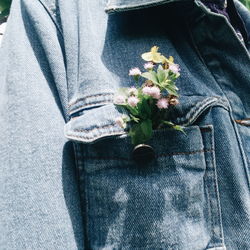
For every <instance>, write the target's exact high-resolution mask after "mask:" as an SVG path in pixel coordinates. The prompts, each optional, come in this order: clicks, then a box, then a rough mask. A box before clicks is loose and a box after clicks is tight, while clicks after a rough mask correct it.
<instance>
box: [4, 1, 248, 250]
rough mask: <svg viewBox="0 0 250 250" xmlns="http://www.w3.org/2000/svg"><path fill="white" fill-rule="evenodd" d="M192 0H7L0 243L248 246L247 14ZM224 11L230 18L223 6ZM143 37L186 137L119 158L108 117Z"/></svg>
mask: <svg viewBox="0 0 250 250" xmlns="http://www.w3.org/2000/svg"><path fill="white" fill-rule="evenodd" d="M229 5H230V6H232V8H231V7H230V8H231V9H230V11H231V12H230V13H231V14H230V15H234V16H237V20H238V22H239V25H240V26H241V27H244V32H245V35H244V38H245V40H244V41H241V40H240V39H239V38H238V36H237V33H236V31H235V29H234V28H233V26H232V25H231V24H230V22H229V21H228V19H227V18H226V17H225V16H223V15H221V14H218V13H213V12H212V11H211V10H209V8H207V7H206V6H205V5H204V4H203V3H202V2H201V1H198V0H196V1H192V0H171V1H170V0H167V1H166V0H158V1H156V0H140V1H139V0H111V1H106V0H96V1H93V0H84V1H70V0H68V1H63V0H58V1H57V0H14V1H13V5H12V10H11V14H10V17H9V20H8V26H7V30H6V33H5V36H4V38H3V43H2V48H1V49H0V58H1V61H0V69H1V75H0V126H1V135H0V145H1V146H0V157H1V174H0V183H1V190H0V218H1V224H0V231H1V234H0V249H8V250H12V249H70V250H71V249H94V250H97V249H98V250H99V249H106V250H107V249H143V250H144V249H145V250H146V249H148V250H151V249H152V250H154V249H155V250H158V249H159V250H160V249H169V250H170V249H171V250H172V249H173V250H175V249H176V250H177V249H178V250H190V249H192V250H193V249H194V250H201V249H210V250H211V249H213V250H225V249H230V250H235V249H239V250H245V249H250V241H249V239H250V189H249V188H250V185H249V181H250V180H249V171H250V168H249V166H250V127H249V122H248V121H249V120H248V119H249V118H250V101H249V100H250V77H249V67H250V56H249V55H250V54H249V53H250V50H249V33H250V14H249V12H248V11H247V10H246V9H245V7H244V6H243V5H242V4H241V3H240V2H238V1H235V2H232V1H229ZM234 5H235V6H236V9H237V13H236V12H235V10H234ZM153 45H157V46H159V47H160V50H161V52H162V53H163V54H164V55H172V56H173V57H174V58H175V62H176V63H178V64H179V65H180V67H181V77H180V78H179V79H178V81H177V86H178V88H179V89H180V104H179V105H177V106H176V108H175V109H174V111H173V112H172V113H171V119H172V121H173V122H175V123H177V124H180V125H183V126H185V129H184V130H185V134H184V133H180V132H177V131H171V130H168V129H162V130H156V131H154V134H153V137H152V139H151V140H150V141H149V142H148V144H149V145H151V146H152V147H153V148H154V151H155V153H156V157H155V159H154V160H153V161H152V162H150V163H148V164H145V165H144V166H139V165H137V164H136V163H135V162H134V161H133V160H132V158H131V152H132V150H133V146H132V145H131V143H130V138H128V136H127V135H126V134H125V133H124V131H123V130H122V129H121V128H119V127H118V126H117V125H116V124H115V122H114V120H115V118H116V117H117V116H118V115H119V112H118V110H117V109H116V108H115V106H114V105H113V103H112V100H113V95H114V93H115V92H116V90H117V89H118V88H120V87H127V86H131V85H132V84H133V81H132V79H130V78H129V77H128V70H129V69H130V68H131V67H134V66H140V67H142V63H143V62H142V60H141V58H140V55H141V54H142V53H143V52H145V51H148V50H149V49H150V48H151V47H152V46H153Z"/></svg>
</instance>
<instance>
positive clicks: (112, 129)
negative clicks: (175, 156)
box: [65, 96, 228, 143]
mask: <svg viewBox="0 0 250 250" xmlns="http://www.w3.org/2000/svg"><path fill="white" fill-rule="evenodd" d="M213 106H221V107H223V108H225V109H228V104H227V101H226V100H224V99H223V98H221V97H204V96H181V97H180V104H179V105H177V106H176V107H175V108H174V109H172V111H171V113H170V117H171V120H172V121H173V122H174V123H176V124H179V125H183V126H189V125H191V124H192V123H193V122H194V121H195V120H196V119H197V118H198V117H199V116H200V115H201V114H202V113H203V112H204V111H206V110H207V109H208V108H210V107H213ZM119 116H121V113H120V112H119V111H118V110H117V109H116V107H115V105H113V104H112V103H111V104H107V105H103V106H100V107H95V108H92V109H86V110H84V111H83V112H81V115H79V116H77V117H73V118H72V119H71V120H70V121H69V122H68V123H67V124H66V125H65V136H66V137H67V138H68V139H70V140H74V141H79V142H84V143H91V142H95V141H96V140H99V139H102V138H105V137H110V136H118V135H122V134H125V132H124V130H123V129H122V128H120V127H119V126H118V125H117V124H116V123H115V119H116V118H117V117H119Z"/></svg>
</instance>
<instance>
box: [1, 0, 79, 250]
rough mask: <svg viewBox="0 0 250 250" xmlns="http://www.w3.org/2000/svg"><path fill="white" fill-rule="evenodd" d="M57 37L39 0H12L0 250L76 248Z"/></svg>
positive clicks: (5, 63) (75, 201)
mask: <svg viewBox="0 0 250 250" xmlns="http://www.w3.org/2000/svg"><path fill="white" fill-rule="evenodd" d="M63 46H64V45H63V35H62V32H61V31H60V29H58V27H57V25H56V24H55V22H54V20H53V18H52V17H51V15H50V13H49V12H48V10H47V9H46V8H45V5H44V4H43V3H42V2H40V1H38V0H14V1H13V3H12V8H11V14H10V16H9V19H8V23H7V28H6V32H5V35H4V37H3V41H2V47H1V48H0V128H1V133H0V159H1V160H0V166H1V168H0V187H1V188H0V189H1V190H0V217H1V220H0V221H1V222H0V231H1V234H0V248H1V249H12V250H15V249H71V250H72V249H83V248H84V247H83V236H82V235H83V232H82V217H81V213H80V199H79V193H78V189H77V184H76V178H75V172H74V166H75V164H74V160H75V159H74V153H73V152H74V151H73V149H72V145H71V143H69V142H67V141H66V139H65V137H64V134H63V128H64V125H65V120H67V111H66V109H67V77H66V70H65V55H64V49H63Z"/></svg>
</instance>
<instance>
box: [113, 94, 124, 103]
mask: <svg viewBox="0 0 250 250" xmlns="http://www.w3.org/2000/svg"><path fill="white" fill-rule="evenodd" d="M114 103H115V104H118V105H121V104H125V103H126V99H125V97H124V96H122V95H117V96H115V98H114Z"/></svg>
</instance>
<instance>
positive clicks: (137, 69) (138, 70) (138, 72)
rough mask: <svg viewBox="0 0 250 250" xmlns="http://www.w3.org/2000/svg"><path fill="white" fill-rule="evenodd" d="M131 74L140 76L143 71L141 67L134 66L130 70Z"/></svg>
mask: <svg viewBox="0 0 250 250" xmlns="http://www.w3.org/2000/svg"><path fill="white" fill-rule="evenodd" d="M129 75H130V76H140V75H141V71H140V69H139V68H132V69H130V70H129Z"/></svg>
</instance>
